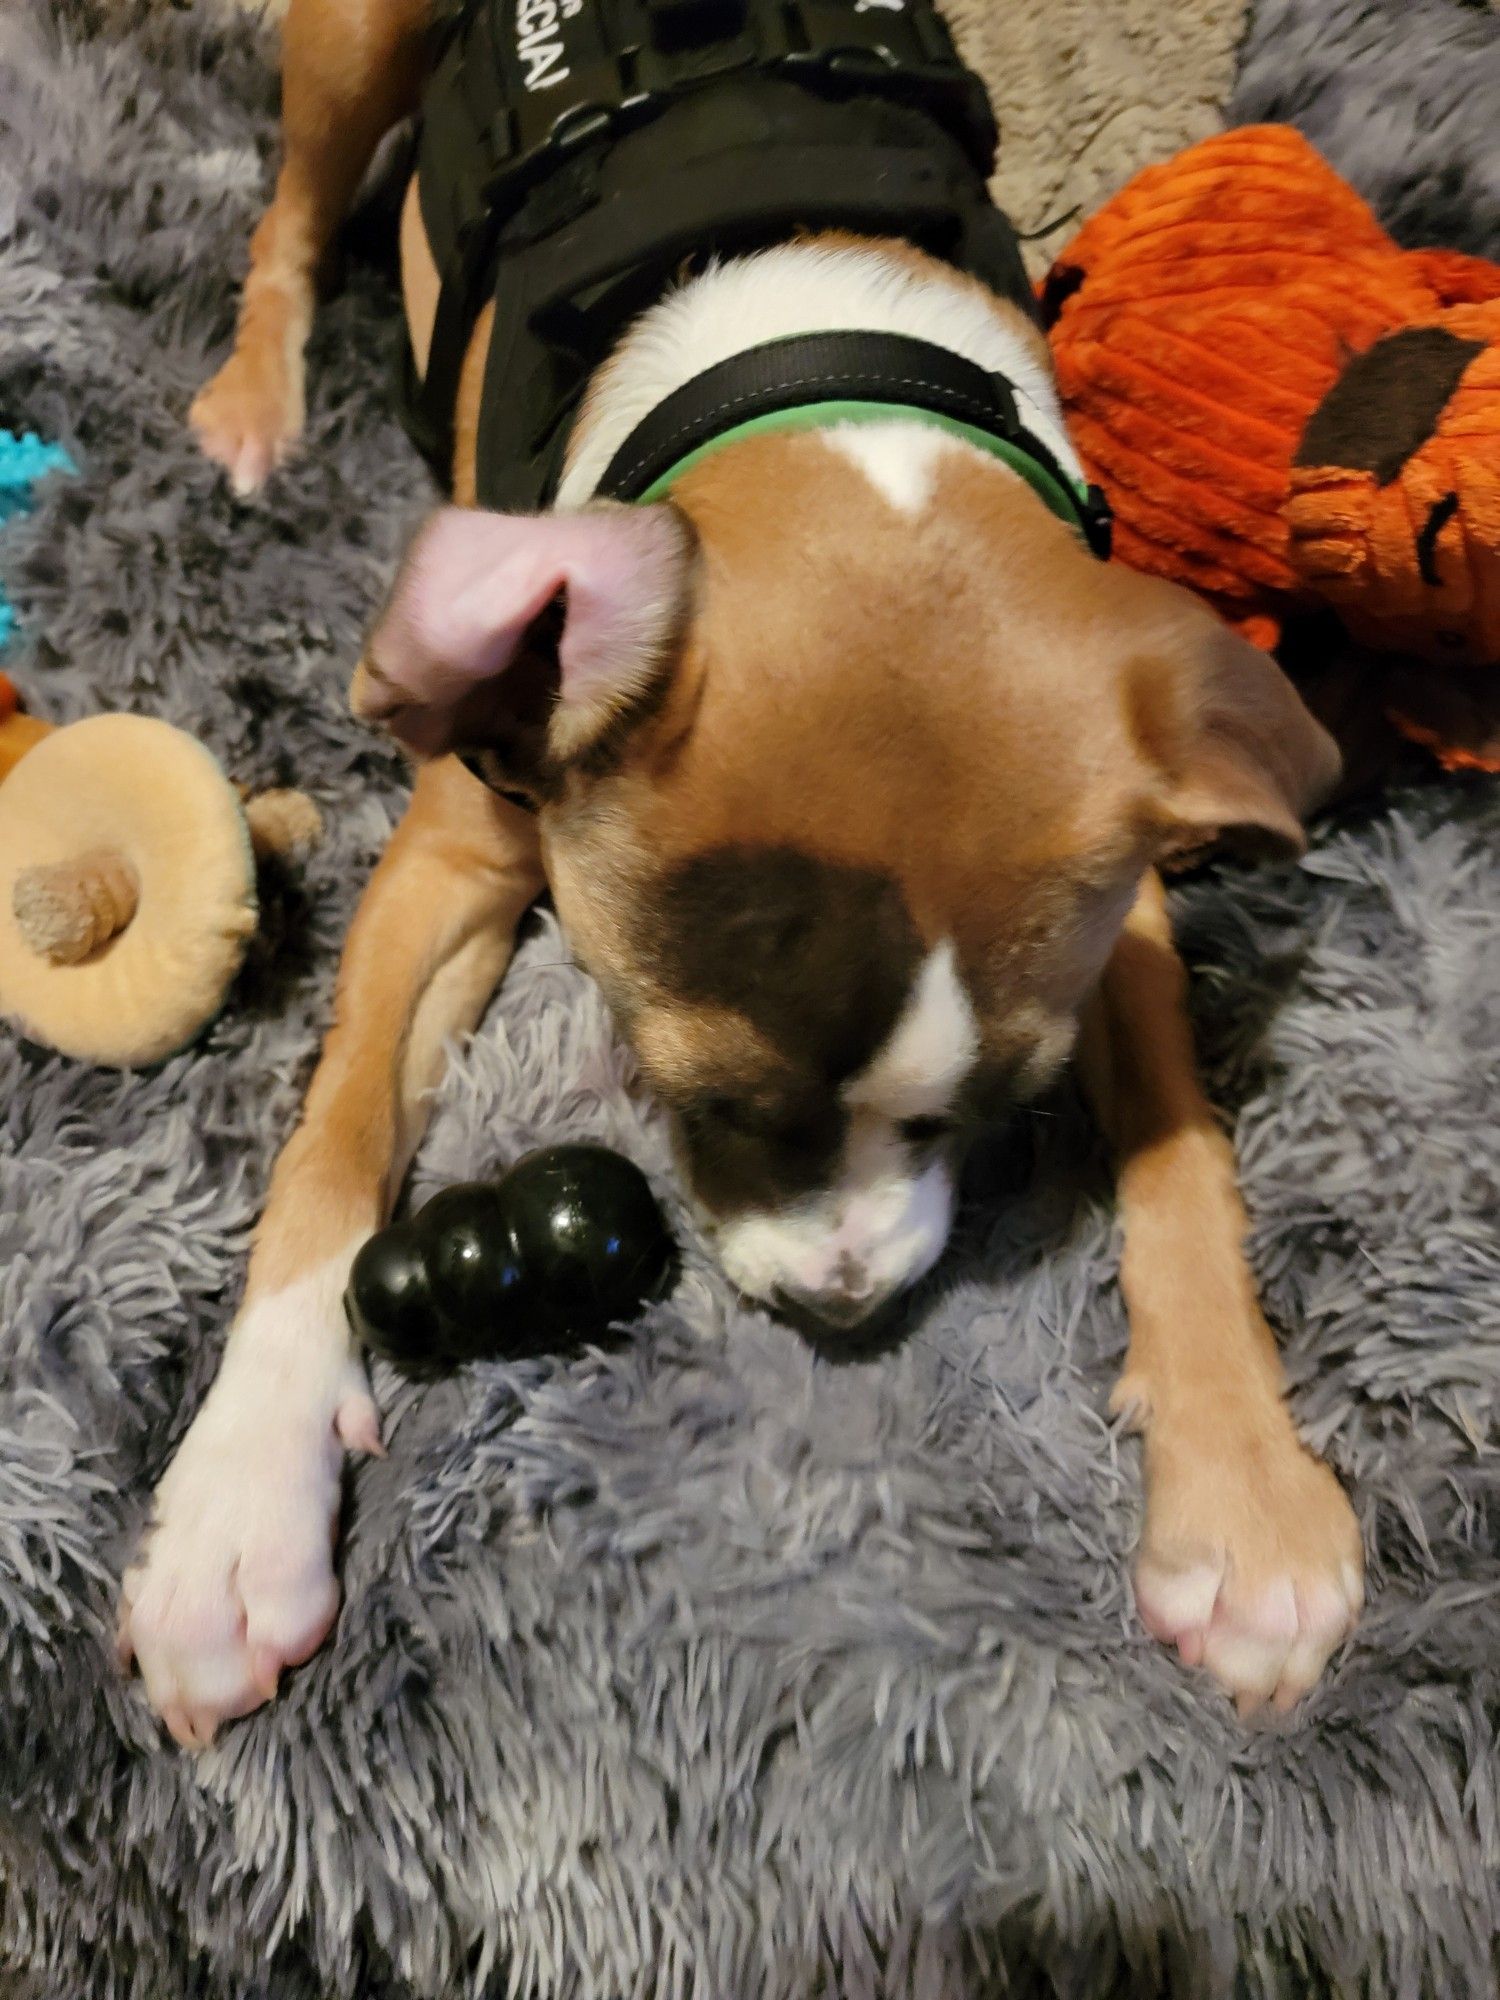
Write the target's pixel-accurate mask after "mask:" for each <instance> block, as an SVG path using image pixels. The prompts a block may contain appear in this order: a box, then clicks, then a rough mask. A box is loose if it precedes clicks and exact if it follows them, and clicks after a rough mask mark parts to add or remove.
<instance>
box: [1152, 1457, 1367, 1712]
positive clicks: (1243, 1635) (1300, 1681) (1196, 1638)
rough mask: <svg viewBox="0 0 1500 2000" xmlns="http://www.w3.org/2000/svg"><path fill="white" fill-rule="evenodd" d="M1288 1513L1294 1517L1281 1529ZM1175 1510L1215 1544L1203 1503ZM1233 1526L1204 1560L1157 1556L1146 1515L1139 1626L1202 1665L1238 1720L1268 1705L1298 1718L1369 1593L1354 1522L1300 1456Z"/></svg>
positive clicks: (1328, 1478)
mask: <svg viewBox="0 0 1500 2000" xmlns="http://www.w3.org/2000/svg"><path fill="white" fill-rule="evenodd" d="M1220 1478H1226V1474H1220ZM1206 1490H1208V1492H1212V1480H1210V1482H1208V1488H1206ZM1220 1492H1224V1488H1222V1486H1220ZM1180 1498H1182V1496H1174V1502H1176V1500H1180ZM1158 1502H1160V1496H1158ZM1278 1506H1286V1508H1288V1512H1286V1516H1284V1526H1282V1528H1280V1530H1278V1526H1276V1510H1278ZM1170 1512H1172V1514H1174V1516H1176V1520H1180V1522H1192V1524H1194V1526H1196V1528H1198V1530H1200V1534H1202V1542H1208V1538H1210V1534H1212V1528H1214V1520H1212V1514H1214V1508H1212V1504H1210V1502H1208V1500H1206V1498H1204V1496H1202V1494H1200V1496H1198V1504H1196V1506H1186V1508H1180V1506H1176V1504H1174V1508H1172V1510H1170ZM1226 1518H1230V1520H1234V1522H1238V1526H1236V1530H1234V1532H1232V1534H1230V1532H1226V1534H1224V1538H1222V1540H1218V1542H1216V1546H1214V1544H1212V1542H1210V1544H1208V1548H1206V1550H1204V1554H1202V1556H1200V1558H1196V1560H1192V1558H1188V1560H1184V1558H1178V1560H1172V1554H1168V1552H1166V1550H1172V1552H1176V1548H1180V1546H1182V1540H1180V1538H1174V1540H1172V1542H1168V1544H1166V1550H1154V1548H1152V1528H1154V1514H1152V1510H1150V1508H1148V1524H1146V1542H1144V1548H1142V1554H1140V1560H1138V1564H1136V1606H1138V1610H1140V1620H1142V1624H1144V1626H1146V1630H1148V1632H1150V1634H1152V1636H1154V1638H1156V1640H1160V1642H1162V1644H1168V1646H1176V1650H1178V1654H1180V1658H1182V1662H1184V1666H1204V1668H1206V1670H1208V1672H1210V1674H1212V1676H1214V1680H1216V1682H1218V1684H1220V1686H1222V1688H1224V1690H1226V1692H1228V1694H1230V1696H1234V1700H1236V1706H1238V1708H1240V1714H1252V1712H1254V1710H1258V1708H1260V1706H1262V1704H1266V1702H1270V1704H1272V1706H1274V1708H1276V1710H1288V1708H1292V1706H1294V1704H1296V1702H1298V1700H1300V1698H1302V1696H1304V1694H1306V1692H1308V1690H1310V1688H1312V1686H1314V1684H1316V1682H1318V1678H1320V1674H1322V1670H1324V1668H1326V1664H1328V1660H1330V1656H1332V1652H1334V1650H1336V1648H1338V1644H1340V1642H1342V1640H1344V1638H1346V1636H1348V1632H1350V1630H1352V1628H1354V1622H1356V1620H1358V1614H1360V1604H1362V1596H1364V1588H1362V1578H1360V1564H1358V1560H1354V1554H1352V1550H1358V1530H1356V1526H1354V1516H1352V1514H1350V1508H1348V1500H1346V1498H1344V1494H1342V1492H1340V1488H1338V1484H1336V1482H1334V1478H1332V1474H1330V1472H1328V1470H1326V1468H1324V1466H1320V1464H1318V1462H1316V1460H1312V1458H1308V1456H1306V1454H1302V1452H1298V1456H1296V1458H1294V1460H1290V1470H1288V1478H1286V1486H1284V1490H1282V1492H1280V1494H1276V1482H1274V1480H1268V1482H1266V1486H1264V1490H1262V1492H1260V1500H1258V1508H1244V1506H1236V1508H1232V1510H1226ZM1180 1534H1182V1530H1178V1536H1180ZM1194 1540H1198V1536H1194ZM1202 1542H1200V1546H1202Z"/></svg>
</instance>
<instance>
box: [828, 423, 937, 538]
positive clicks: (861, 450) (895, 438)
mask: <svg viewBox="0 0 1500 2000" xmlns="http://www.w3.org/2000/svg"><path fill="white" fill-rule="evenodd" d="M828 442H829V444H831V445H832V446H833V448H834V450H835V451H837V452H839V453H840V454H841V455H842V456H843V457H844V458H848V459H852V460H853V462H854V463H855V464H856V465H857V466H858V467H859V469H860V471H861V472H863V473H864V475H865V477H866V478H867V479H868V480H869V482H870V484H871V485H872V486H873V487H874V488H875V489H876V491H877V492H878V493H880V494H881V496H882V497H883V498H884V499H886V500H888V501H889V502H890V504H891V505H892V506H893V507H894V508H895V509H896V510H897V511H898V513H902V514H911V515H916V514H920V513H921V512H922V510H923V509H924V508H925V507H926V505H927V503H928V501H929V500H930V499H931V497H932V482H933V478H934V476H935V473H936V468H937V461H938V459H939V458H940V457H941V456H942V455H943V454H944V453H945V452H955V451H966V450H970V449H972V447H971V446H967V445H965V444H963V443H962V442H961V441H960V440H959V439H958V438H955V437H953V436H952V435H951V433H949V432H947V431H940V430H937V429H935V428H934V427H933V425H931V424H913V423H899V422H897V423H889V424H839V425H837V426H836V427H835V428H834V429H833V430H831V431H829V433H828Z"/></svg>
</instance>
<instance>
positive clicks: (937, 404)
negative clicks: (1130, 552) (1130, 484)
mask: <svg viewBox="0 0 1500 2000" xmlns="http://www.w3.org/2000/svg"><path fill="white" fill-rule="evenodd" d="M892 418H906V419H909V420H915V421H919V422H925V423H932V424H936V425H938V426H940V427H941V428H943V429H945V430H948V431H950V432H953V433H954V434H956V435H958V436H961V437H964V438H966V439H967V440H968V441H969V442H970V443H972V444H975V445H977V446H979V448H980V449H981V450H985V451H988V452H989V453H990V454H991V455H992V456H993V457H996V458H999V459H1001V460H1002V461H1003V462H1004V463H1005V464H1007V465H1008V466H1010V468H1011V469H1012V471H1014V472H1017V473H1019V474H1020V476H1021V477H1022V478H1023V479H1025V480H1026V482H1027V484H1028V485H1029V486H1031V488H1032V489H1033V491H1034V492H1036V493H1037V494H1038V495H1039V497H1040V498H1041V499H1042V500H1043V501H1044V502H1045V503H1046V504H1047V506H1048V507H1050V508H1051V510H1052V512H1053V513H1054V514H1056V515H1057V516H1058V517H1059V518H1060V519H1061V520H1063V521H1066V522H1067V523H1068V525H1069V526H1070V527H1072V528H1075V529H1076V530H1077V532H1078V533H1079V534H1080V535H1081V536H1082V537H1083V539H1084V541H1085V542H1086V543H1087V544H1088V546H1089V548H1090V549H1092V550H1093V552H1094V554H1095V555H1097V556H1100V557H1103V558H1107V557H1108V555H1109V549H1110V513H1109V507H1108V504H1107V503H1106V501H1105V498H1104V495H1103V493H1102V492H1101V491H1100V489H1099V488H1098V487H1097V486H1091V485H1087V484H1085V483H1084V482H1083V481H1081V480H1080V479H1078V478H1077V477H1076V476H1074V475H1073V474H1072V473H1070V472H1069V471H1068V469H1067V468H1066V467H1065V466H1064V465H1063V464H1062V463H1061V462H1060V461H1059V460H1058V458H1057V456H1056V454H1055V453H1054V452H1053V451H1052V450H1050V449H1049V447H1048V446H1047V445H1046V444H1045V443H1044V442H1043V441H1042V439H1040V438H1039V437H1038V436H1037V435H1036V433H1035V432H1034V431H1032V430H1030V429H1028V427H1027V426H1026V424H1025V423H1024V422H1023V420H1022V418H1021V415H1020V411H1019V409H1018V407H1017V400H1016V394H1015V390H1014V388H1013V385H1012V384H1011V383H1010V382H1009V381H1007V380H1006V378H1005V377H1004V376H1003V375H992V374H989V373H988V372H987V371H986V370H985V369H983V368H981V367H979V366H978V365H977V364H976V363H975V362H972V361H968V360H965V359H964V358H963V356H961V355H958V354H954V353H952V352H950V350H948V349H947V348H944V347H938V346H935V345H934V344H933V343H932V342H930V341H926V340H916V339H913V338H911V337H910V336H908V335H906V334H892V333H856V332H842V333H807V334H793V335H790V336H788V337H787V338H785V339H782V340H772V341H767V342H766V343H765V344H764V345H762V346H760V347H751V348H747V349H746V350H745V351H744V352H743V353H742V354H736V355H733V356H732V357H731V358H730V359H729V360H728V361H722V362H720V363H718V365H717V366H716V367H713V368H708V369H705V370H704V372H703V373H702V374H701V375H695V376H694V377H693V378H692V380H691V381H689V382H685V383H684V384H683V385H682V387H681V388H680V389H676V390H674V391H673V393H672V394H671V395H670V396H668V397H667V398H666V399H665V401H663V402H661V403H659V404H658V405H657V406H656V408H655V409H654V410H652V411H651V412H650V413H649V415H647V416H645V417H643V418H642V420H641V421H640V423H638V424H637V425H636V426H635V428H634V429H633V430H632V431H631V432H630V434H629V436H628V437H627V438H626V439H625V441H624V442H623V444H621V445H620V447H619V449H618V450H617V451H616V452H615V454H614V456H613V458H611V460H610V462H609V464H608V466H607V467H606V468H605V470H604V473H603V476H602V477H601V478H600V480H599V483H598V485H597V487H596V488H595V494H596V497H598V498H601V499H611V500H641V501H649V500H655V499H659V498H660V497H661V496H662V495H663V494H664V493H665V492H667V490H668V489H669V488H670V487H671V485H672V484H673V483H674V481H675V480H676V479H677V478H678V477H679V476H680V474H682V473H683V472H685V471H686V470H687V468H688V467H689V466H690V465H692V464H696V463H697V461H698V460H699V459H701V458H704V457H707V456H708V455H709V454H710V453H711V452H713V451H716V450H719V449H720V448H721V447H722V446H724V445H726V444H729V443H732V442H734V441H735V440H736V439H738V438H741V437H744V436H748V435H753V434H756V433H758V432H765V431H768V430H791V429H798V428H803V429H806V428H813V427H816V426H820V425H827V424H833V423H861V422H863V423H868V422H872V421H877V420H879V421H890V420H891V419H892Z"/></svg>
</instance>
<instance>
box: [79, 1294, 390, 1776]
mask: <svg viewBox="0 0 1500 2000" xmlns="http://www.w3.org/2000/svg"><path fill="white" fill-rule="evenodd" d="M265 1311H266V1307H264V1306H262V1307H260V1308H258V1309H257V1312H258V1313H261V1314H263V1313H265ZM296 1317H297V1316H296V1315H293V1316H292V1318H291V1320H290V1321H288V1322H287V1323H286V1324H285V1325H284V1327H283V1328H282V1329H280V1330H278V1332H277V1334H276V1335H275V1337H273V1338H271V1339H269V1340H268V1339H267V1338H266V1337H265V1329H264V1328H263V1327H261V1328H256V1327H253V1326H252V1325H251V1324H250V1323H249V1321H248V1320H247V1323H246V1324H245V1325H244V1326H242V1327H241V1328H240V1329H239V1330H238V1331H237V1333H236V1334H235V1335H233V1336H231V1344H230V1346H229V1348H228V1350H227V1351H226V1355H225V1361H224V1366H223V1368H222V1369H221V1371H220V1374H219V1379H218V1380H217V1381H216V1382H215V1384H214V1386H213V1388H212V1390H211V1391H210V1392H209V1395H208V1399H207V1401H206V1402H205V1403H204V1405H203V1408H202V1409H201V1410H200V1411H199V1413H198V1416H197V1418H196V1420H195V1421H194V1423H193V1425H192V1428H191V1429H190V1430H189V1431H188V1434H187V1436H186V1437H185V1438H184V1439H183V1441H182V1444H181V1446H180V1447H179V1449H178V1452H177V1456H176V1458H175V1459H174V1460H173V1461H172V1463H171V1465H170V1466H169V1467H168V1469H167V1472H166V1475H165V1477H164V1478H163V1479H162V1482H161V1484H160V1485H159V1486H158V1487H157V1489H156V1503H155V1508H154V1513H153V1523H152V1526H151V1527H150V1529H149V1530H148V1533H147V1538H146V1541H145V1543H144V1545H143V1547H142V1549H141V1552H140V1554H139V1555H138V1556H137V1558H136V1561H135V1563H134V1565H133V1566H132V1567H131V1569H130V1570H129V1571H128V1572H127V1574H126V1577H125V1581H124V1587H123V1592H122V1604H121V1613H120V1636H119V1649H120V1658H121V1661H122V1662H123V1663H125V1664H128V1663H129V1661H130V1660H131V1659H132V1658H134V1659H135V1660H136V1661H137V1662H138V1663H139V1666H140V1670H141V1675H142V1678H143V1679H144V1681H145V1684H146V1693H147V1695H148V1697H149V1699H150V1701H151V1704H152V1706H153V1707H154V1708H155V1709H156V1710H157V1712H158V1713H159V1714H160V1716H161V1717H162V1720H163V1721H164V1722H165V1723H166V1725H167V1727H168V1729H169V1730H170V1731H171V1733H172V1735H173V1736H175V1737H176V1739H177V1741H178V1742H179V1743H182V1744H185V1745H187V1746H188V1747H189V1748H192V1749H199V1748H202V1747H203V1746H204V1745H206V1744H207V1743H209V1742H211V1741H212V1739H213V1735H214V1732H215V1730H216V1729H217V1728H218V1726H219V1724H220V1723H221V1722H227V1721H229V1720H230V1719H231V1718H233V1717H234V1716H237V1715H244V1714H246V1713H247V1712H248V1711H249V1710H250V1709H252V1708H256V1707H258V1706H259V1705H260V1703H261V1702H263V1701H266V1700H269V1698H270V1697H271V1696H272V1695H273V1694H275V1692H276V1687H277V1683H278V1681H279V1679H280V1677H281V1674H282V1672H283V1670H284V1669H285V1668H287V1667H292V1666H296V1665H298V1664H299V1663H300V1662H301V1661H303V1660H305V1659H307V1658H308V1656H309V1655H310V1654H312V1653H314V1652H315V1651H316V1650H317V1648H318V1647H319V1645H321V1643H322V1641H323V1639H324V1638H325V1636H326V1635H327V1633H328V1631H329V1629H330V1627H331V1626H332V1624H333V1621H334V1616H335V1614H336V1612H337V1610H338V1602H339V1589H338V1583H337V1580H336V1579H335V1576H334V1571H333V1545H334V1539H335V1536H336V1534H337V1530H338V1510H339V1497H340V1470H341V1466H342V1462H343V1455H344V1450H345V1447H346V1446H347V1447H350V1448H353V1449H358V1450H362V1451H375V1452H378V1451H379V1449H380V1424H379V1418H378V1416H377V1414H376V1410H375V1405H374V1403H373V1402H372V1401H371V1398H370V1391H369V1385H368V1382H367V1381H366V1378H365V1372H364V1367H363V1365H362V1364H361V1363H360V1362H359V1361H357V1360H355V1359H354V1358H353V1357H352V1356H351V1354H350V1353H349V1349H348V1342H347V1337H346V1336H344V1335H343V1332H342V1329H339V1330H338V1334H337V1337H334V1336H333V1334H332V1333H331V1330H330V1328H329V1327H328V1325H327V1323H326V1322H325V1323H324V1324H323V1325H321V1326H312V1327H310V1326H307V1325H302V1326H298V1325H297V1324H296V1323H295V1321H296ZM257 1334H259V1335H260V1336H261V1337H260V1338H257ZM299 1334H300V1335H302V1336H303V1343H304V1344H300V1345H299V1343H298V1340H297V1335H299Z"/></svg>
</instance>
